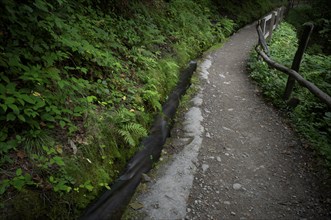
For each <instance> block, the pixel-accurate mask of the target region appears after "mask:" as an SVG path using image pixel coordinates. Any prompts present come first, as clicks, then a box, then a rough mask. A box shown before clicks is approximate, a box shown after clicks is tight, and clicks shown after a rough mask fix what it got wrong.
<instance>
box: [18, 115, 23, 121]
mask: <svg viewBox="0 0 331 220" xmlns="http://www.w3.org/2000/svg"><path fill="white" fill-rule="evenodd" d="M17 117H18V119H20V120H21V121H23V122H25V118H24V116H23V115H17Z"/></svg>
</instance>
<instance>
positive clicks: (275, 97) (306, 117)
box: [249, 23, 331, 165]
mask: <svg viewBox="0 0 331 220" xmlns="http://www.w3.org/2000/svg"><path fill="white" fill-rule="evenodd" d="M296 47H297V39H296V33H295V29H294V28H293V26H291V25H289V24H288V23H282V24H281V26H280V27H279V29H278V30H277V31H275V32H274V34H273V39H272V41H271V43H270V48H269V49H270V52H271V57H272V58H273V59H274V60H276V61H278V62H279V63H282V64H284V65H286V66H288V67H290V66H291V63H292V59H293V57H294V53H295V51H296ZM249 66H250V68H251V77H252V78H253V79H255V80H256V81H257V82H259V84H260V86H261V87H262V89H263V94H264V95H265V96H266V97H267V98H268V99H269V100H271V101H272V102H273V103H274V104H275V105H277V106H278V107H281V108H283V109H284V110H287V111H288V114H289V116H290V118H291V119H292V121H293V122H294V124H295V127H296V128H297V130H298V131H299V132H300V133H301V134H303V135H304V136H305V137H306V138H307V139H308V140H309V141H310V142H311V143H312V144H313V145H314V146H315V147H316V149H318V150H319V152H320V154H321V155H323V157H324V158H325V160H326V163H327V164H328V165H330V164H331V147H330V146H331V138H330V137H331V129H330V115H331V113H330V109H328V108H327V106H326V104H324V103H322V102H321V101H320V100H319V99H318V98H316V97H315V96H314V95H312V94H311V93H310V92H309V91H308V90H307V89H305V88H303V87H301V86H299V85H296V87H295V89H294V92H293V96H294V97H296V98H298V99H299V100H300V104H299V105H298V106H297V107H296V108H295V109H292V110H291V109H289V108H288V107H287V105H286V104H285V103H284V101H283V100H282V94H283V93H284V90H285V85H286V82H287V76H286V75H285V74H284V73H281V72H278V71H276V70H271V69H269V68H268V67H267V65H266V64H265V63H264V62H262V61H258V60H257V59H256V55H255V54H252V57H251V61H250V64H249ZM330 70H331V56H326V55H310V54H305V55H304V58H303V60H302V63H301V66H300V74H301V75H302V76H303V77H304V78H305V79H307V80H309V81H311V82H312V83H314V84H315V85H316V86H317V87H319V88H320V89H321V90H322V91H324V92H326V93H327V94H329V95H331V71H330Z"/></svg>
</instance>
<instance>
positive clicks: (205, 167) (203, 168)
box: [202, 164, 209, 173]
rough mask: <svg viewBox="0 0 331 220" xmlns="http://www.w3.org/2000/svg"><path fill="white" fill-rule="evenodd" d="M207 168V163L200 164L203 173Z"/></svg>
mask: <svg viewBox="0 0 331 220" xmlns="http://www.w3.org/2000/svg"><path fill="white" fill-rule="evenodd" d="M208 168H209V165H208V164H202V172H203V173H205V172H206V171H207V169H208Z"/></svg>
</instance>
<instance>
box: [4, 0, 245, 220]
mask: <svg viewBox="0 0 331 220" xmlns="http://www.w3.org/2000/svg"><path fill="white" fill-rule="evenodd" d="M0 19H1V23H0V123H1V125H2V126H1V127H0V166H1V170H0V174H1V175H0V176H1V183H0V193H1V195H2V196H3V198H4V200H3V201H6V202H2V203H1V204H0V205H1V206H2V207H4V209H5V210H8V212H6V213H3V212H2V213H1V215H2V216H1V217H4V218H14V219H15V218H27V219H30V218H53V219H54V218H55V219H63V218H76V217H77V216H79V215H80V212H81V210H82V209H83V208H85V207H86V206H87V205H88V203H89V202H91V201H92V200H93V199H95V197H96V196H97V195H98V194H99V193H100V192H101V191H102V190H104V189H105V188H106V189H109V186H108V184H109V183H110V182H112V181H113V180H114V179H115V178H116V177H117V176H118V174H119V173H120V172H121V171H122V170H123V168H124V166H125V164H126V162H127V161H128V160H129V159H130V157H131V156H132V155H133V154H134V153H135V152H136V151H137V150H138V149H139V147H138V146H139V142H140V140H141V139H142V138H143V137H145V136H146V135H147V130H148V128H149V127H150V125H151V122H152V120H153V118H154V116H155V115H156V114H158V113H159V112H160V110H161V105H162V103H163V102H164V101H165V100H166V99H167V97H168V95H169V93H170V92H171V90H172V89H173V88H174V86H175V85H176V83H177V81H178V73H179V71H180V69H181V68H183V67H185V66H186V65H187V62H188V61H189V60H190V59H192V58H195V57H196V56H198V55H199V54H201V53H202V52H203V51H204V50H206V49H208V48H209V47H210V46H212V45H213V44H214V43H218V42H220V41H224V40H225V38H226V37H227V36H229V35H230V34H231V33H232V32H233V29H234V28H235V27H236V23H235V22H234V21H233V20H231V19H229V18H226V17H222V16H220V14H219V12H218V11H217V10H216V8H215V7H214V3H213V1H209V0H200V1H192V0H173V1H162V0H153V1H116V0H112V1H89V0H88V1H68V0H58V1H49V0H28V1H23V2H19V3H18V2H16V1H12V0H3V1H1V3H0ZM211 21H213V24H212V22H211ZM215 21H216V22H215ZM241 24H242V23H241ZM13 195H15V196H13ZM27 202H28V203H29V204H26V203H27ZM31 204H36V206H35V207H31Z"/></svg>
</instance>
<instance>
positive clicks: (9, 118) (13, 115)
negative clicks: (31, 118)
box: [6, 112, 16, 121]
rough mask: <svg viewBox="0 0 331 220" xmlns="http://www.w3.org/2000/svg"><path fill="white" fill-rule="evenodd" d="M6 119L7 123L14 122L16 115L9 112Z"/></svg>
mask: <svg viewBox="0 0 331 220" xmlns="http://www.w3.org/2000/svg"><path fill="white" fill-rule="evenodd" d="M6 119H7V121H15V119H16V115H15V114H14V113H12V112H10V113H8V114H7V117H6Z"/></svg>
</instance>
